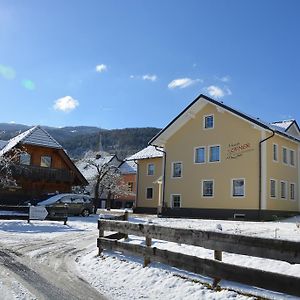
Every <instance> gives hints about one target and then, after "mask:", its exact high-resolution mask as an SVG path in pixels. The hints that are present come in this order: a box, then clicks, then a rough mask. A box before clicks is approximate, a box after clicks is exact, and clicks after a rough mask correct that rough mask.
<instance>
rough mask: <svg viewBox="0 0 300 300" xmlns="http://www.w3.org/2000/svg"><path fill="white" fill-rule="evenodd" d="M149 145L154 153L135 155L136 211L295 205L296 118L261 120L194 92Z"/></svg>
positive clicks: (255, 210) (250, 210) (245, 212)
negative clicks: (156, 153) (151, 173)
mask: <svg viewBox="0 0 300 300" xmlns="http://www.w3.org/2000/svg"><path fill="white" fill-rule="evenodd" d="M150 145H152V146H153V147H154V146H155V147H159V148H158V149H160V152H159V153H160V156H159V157H156V158H153V157H152V158H149V157H148V158H143V159H140V160H138V165H139V170H138V187H139V188H138V189H139V191H138V196H137V208H139V209H140V210H141V211H143V208H148V210H149V208H151V207H152V208H153V209H157V208H159V211H160V210H161V209H160V207H161V206H162V214H163V215H166V216H186V217H205V218H206V217H209V218H245V219H258V218H263V219H267V218H275V217H276V216H280V215H289V214H295V213H297V212H299V211H300V197H299V195H300V167H299V157H300V131H299V127H298V125H297V123H296V122H293V121H288V122H285V123H284V122H276V123H272V124H269V123H265V122H262V121H261V120H259V119H255V118H252V117H249V116H248V115H245V114H243V113H241V112H239V111H237V110H235V109H233V108H231V107H229V106H226V105H224V104H223V103H221V102H218V101H215V100H213V99H211V98H209V97H207V96H205V95H200V96H199V97H198V98H197V99H195V100H194V101H193V102H192V103H191V104H190V105H189V106H188V107H187V108H186V109H185V110H184V111H183V112H182V113H181V114H179V115H178V116H177V117H176V118H175V119H174V120H173V121H172V122H171V123H169V124H168V125H167V126H166V127H165V128H164V129H163V130H161V132H159V133H158V135H156V136H155V137H154V138H153V139H152V140H151V141H150ZM149 164H154V165H155V170H156V173H155V175H154V176H152V177H151V176H150V177H149V175H148V171H149V169H148V168H149ZM148 187H153V194H152V195H153V200H151V201H150V199H147V188H148ZM154 189H155V190H154ZM148 196H149V195H148Z"/></svg>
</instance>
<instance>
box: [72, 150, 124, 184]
mask: <svg viewBox="0 0 300 300" xmlns="http://www.w3.org/2000/svg"><path fill="white" fill-rule="evenodd" d="M114 158H116V156H115V155H107V156H100V157H96V156H95V155H94V156H93V157H85V158H83V159H81V160H79V161H78V162H77V163H76V164H75V165H76V167H77V168H78V169H79V171H80V172H81V174H82V175H83V176H84V177H85V179H86V180H87V181H90V180H93V179H94V178H95V176H96V175H97V169H96V168H95V166H93V165H91V164H90V163H95V164H97V165H98V166H103V165H104V164H112V165H115V166H116V167H118V166H119V164H120V162H119V161H116V160H115V159H114Z"/></svg>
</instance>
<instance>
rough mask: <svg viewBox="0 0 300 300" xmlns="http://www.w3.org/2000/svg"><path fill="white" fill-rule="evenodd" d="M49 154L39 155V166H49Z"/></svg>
mask: <svg viewBox="0 0 300 300" xmlns="http://www.w3.org/2000/svg"><path fill="white" fill-rule="evenodd" d="M51 161H52V158H51V156H46V155H44V156H41V167H44V168H50V167H51Z"/></svg>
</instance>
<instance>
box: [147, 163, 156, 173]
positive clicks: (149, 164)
mask: <svg viewBox="0 0 300 300" xmlns="http://www.w3.org/2000/svg"><path fill="white" fill-rule="evenodd" d="M151 165H152V166H153V174H149V166H151ZM154 174H155V164H154V163H148V164H147V176H154Z"/></svg>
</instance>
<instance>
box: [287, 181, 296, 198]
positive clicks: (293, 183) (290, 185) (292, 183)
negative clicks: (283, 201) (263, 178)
mask: <svg viewBox="0 0 300 300" xmlns="http://www.w3.org/2000/svg"><path fill="white" fill-rule="evenodd" d="M292 185H293V186H294V198H292V193H291V187H292ZM289 196H290V200H291V201H296V183H295V182H290V184H289Z"/></svg>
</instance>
